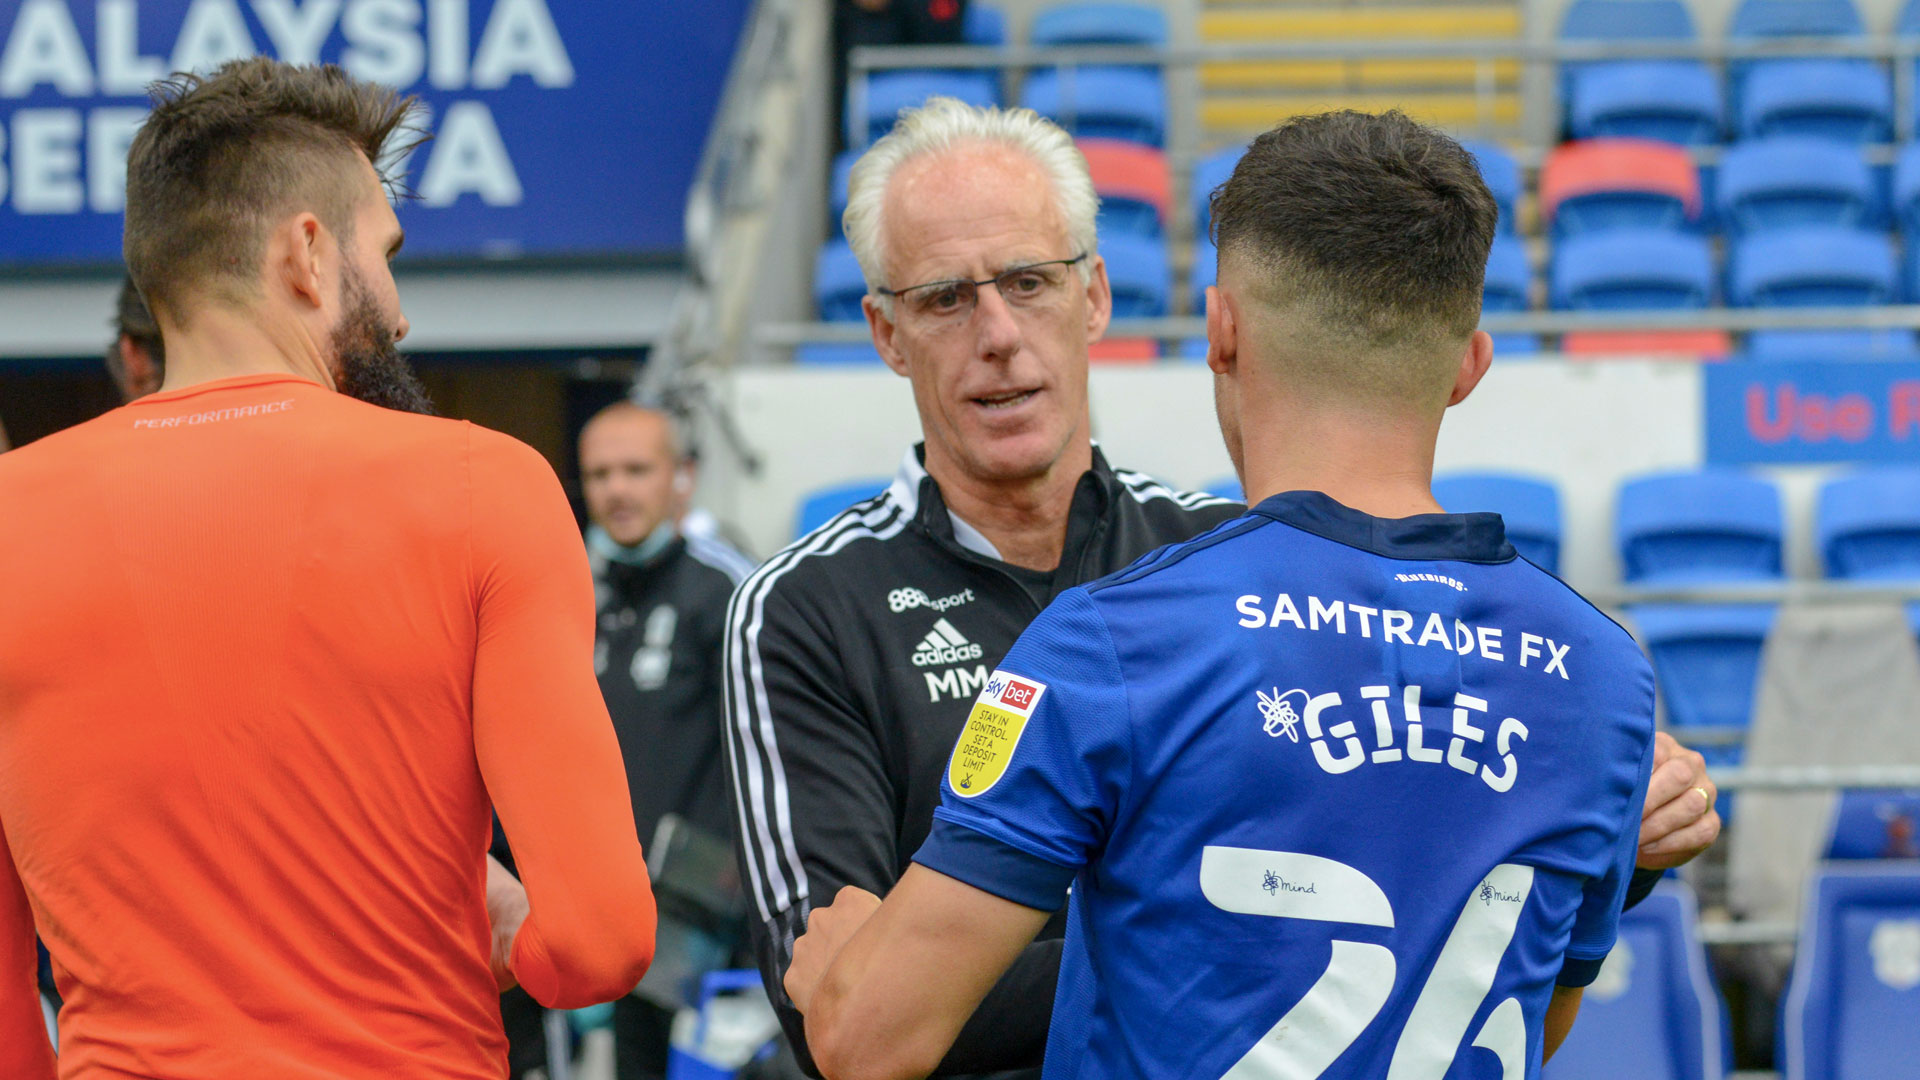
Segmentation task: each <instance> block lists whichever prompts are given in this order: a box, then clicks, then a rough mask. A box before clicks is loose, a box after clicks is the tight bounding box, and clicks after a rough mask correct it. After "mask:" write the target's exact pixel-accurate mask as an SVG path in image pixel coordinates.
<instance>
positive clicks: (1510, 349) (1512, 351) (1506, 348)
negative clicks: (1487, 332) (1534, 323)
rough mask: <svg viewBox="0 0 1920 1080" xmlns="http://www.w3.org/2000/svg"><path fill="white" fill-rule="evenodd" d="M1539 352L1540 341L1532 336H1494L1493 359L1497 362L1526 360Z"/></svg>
mask: <svg viewBox="0 0 1920 1080" xmlns="http://www.w3.org/2000/svg"><path fill="white" fill-rule="evenodd" d="M1539 351H1540V339H1539V338H1537V337H1535V336H1534V335H1532V334H1494V335H1493V357H1494V359H1496V360H1516V359H1524V358H1526V357H1530V356H1532V355H1533V354H1534V353H1537V352H1539Z"/></svg>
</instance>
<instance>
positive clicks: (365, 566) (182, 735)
mask: <svg viewBox="0 0 1920 1080" xmlns="http://www.w3.org/2000/svg"><path fill="white" fill-rule="evenodd" d="M411 108H412V102H411V101H401V100H398V99H397V97H396V95H394V94H393V93H392V92H391V91H388V90H385V89H382V88H379V87H376V86H373V85H370V84H363V83H356V82H354V81H353V80H351V79H350V78H348V77H347V76H346V75H345V74H344V73H343V72H342V71H340V70H339V69H338V68H335V67H325V68H314V67H308V68H296V67H292V66H289V65H285V64H281V63H278V62H276V61H272V60H266V59H255V60H246V61H238V62H235V63H233V64H229V65H227V66H225V67H223V68H221V69H220V70H219V71H218V72H217V73H215V74H214V75H213V76H211V77H209V78H204V79H203V78H199V77H195V76H179V77H176V78H175V79H173V80H170V81H168V82H166V83H163V84H161V85H160V86H159V87H158V88H157V93H156V100H155V108H154V110H153V112H152V114H151V116H150V118H149V119H148V120H147V122H146V124H145V125H144V126H143V127H142V128H141V130H140V133H139V135H138V136H137V137H136V138H135V140H134V143H133V146H132V149H131V151H130V153H129V156H128V180H127V221H126V240H125V246H126V256H127V265H128V268H129V270H130V272H131V274H132V276H133V280H134V282H135V283H136V284H137V285H138V287H139V290H140V292H141V294H142V295H143V296H144V297H145V298H146V300H147V302H148V304H149V305H150V307H151V309H152V312H153V314H154V315H155V317H156V319H157V321H158V323H159V327H160V331H161V334H162V337H163V338H164V340H165V344H166V354H167V370H166V379H165V382H164V383H163V384H162V386H161V388H160V390H159V392H157V393H154V394H151V395H148V396H147V397H144V398H141V399H140V400H138V401H136V402H134V403H133V404H131V405H128V406H125V407H123V408H121V409H117V410H115V411H113V412H111V413H108V414H106V415H105V416H102V417H100V418H98V419H95V420H93V421H90V422H88V423H86V424H82V425H79V426H77V427H74V428H70V429H68V430H67V431H64V432H61V433H59V434H56V435H53V436H50V437H48V438H46V439H42V440H40V441H38V442H36V443H35V444H33V445H32V446H30V447H28V448H26V449H24V450H22V451H16V452H13V453H9V454H7V455H6V457H5V458H4V460H0V504H4V505H5V506H6V507H7V516H8V528H7V529H5V530H4V531H3V532H0V590H4V594H5V595H6V596H7V597H8V604H9V608H8V613H7V614H8V617H7V618H5V619H0V1076H6V1077H8V1078H9V1080H15V1078H22V1080H49V1078H51V1077H53V1076H54V1075H55V1062H54V1058H53V1054H52V1052H51V1050H50V1048H49V1046H48V1043H47V1040H46V1038H45V1033H44V1031H43V1030H42V1027H41V1017H40V1011H39V1007H38V1004H37V1002H36V1001H35V1000H34V998H35V995H34V994H33V992H32V986H33V983H32V980H31V978H30V977H29V974H28V973H29V971H30V970H31V966H32V963H33V935H34V931H35V928H36V927H37V928H38V930H39V932H40V934H41V936H42V937H43V938H44V939H45V941H46V943H47V946H48V949H49V951H50V952H51V954H52V957H53V964H54V969H55V973H56V975H57V977H58V980H59V984H60V990H61V992H62V995H63V997H64V998H65V1005H64V1008H63V1009H62V1012H61V1017H60V1019H61V1034H62V1039H61V1050H62V1054H63V1055H64V1058H65V1060H63V1061H61V1062H60V1064H59V1068H60V1071H61V1072H62V1073H64V1074H65V1075H95V1074H100V1075H116V1076H119V1075H142V1076H151V1075H156V1074H160V1075H169V1076H207V1077H213V1076H222V1077H226V1076H233V1077H242V1076H245V1077H254V1076H261V1077H264V1076H272V1077H277V1078H289V1080H306V1078H313V1080H319V1078H322V1077H326V1078H338V1077H380V1078H385V1077H389V1076H394V1075H400V1074H405V1075H433V1076H436V1077H460V1078H474V1080H480V1078H485V1080H498V1078H499V1077H501V1076H502V1075H504V1073H505V1066H506V1062H505V1053H506V1040H505V1038H504V1036H503V1034H502V1032H501V1029H500V1015H499V998H498V991H499V990H500V989H501V988H502V987H504V986H506V985H510V984H511V983H513V982H514V981H515V980H517V981H518V982H519V983H520V984H522V985H524V986H525V987H526V988H527V990H528V992H529V993H531V994H532V995H533V997H534V998H536V999H537V1000H539V1001H541V1002H543V1003H545V1004H548V1005H553V1006H562V1007H572V1006H580V1005H586V1004H589V1003H593V1002H599V1001H607V1000H611V999H613V998H616V997H618V996H620V995H622V994H625V993H626V992H627V991H628V990H629V989H631V988H632V987H633V985H634V984H635V983H636V982H637V981H638V980H639V978H640V976H641V975H642V974H643V973H644V971H645V969H646V966H647V964H648V962H649V960H650V959H651V953H652V934H653V918H654V912H653V903H652V897H651V891H650V888H649V883H648V879H647V874H646V867H645V863H644V860H643V858H642V855H641V851H640V845H639V844H638V843H637V842H636V839H635V836H634V831H633V822H632V820H631V818H630V816H629V815H630V810H629V807H628V800H627V787H626V783H625V777H624V776H623V775H622V770H621V767H620V758H619V748H618V746H617V745H616V743H615V740H614V736H613V730H612V725H611V724H610V723H609V722H608V719H607V713H606V708H605V706H604V705H603V704H602V703H601V700H600V695H599V689H598V687H597V686H596V685H595V683H594V679H593V671H592V667H591V664H592V640H593V639H592V635H593V622H592V619H593V606H592V604H593V601H592V592H591V579H590V577H589V575H588V573H587V565H586V559H585V556H584V554H583V553H582V551H581V549H580V543H579V538H578V535H577V534H576V533H575V532H574V528H573V520H572V515H571V514H570V513H569V511H568V507H567V504H566V500H565V497H564V496H563V495H562V493H561V489H560V485H559V483H558V481H557V480H556V479H555V477H554V475H553V472H552V470H551V469H550V468H549V467H548V465H547V464H546V462H545V461H544V460H543V459H541V458H540V456H539V455H538V454H536V453H534V452H533V451H532V450H531V449H529V448H527V447H526V446H524V445H522V444H520V443H518V442H515V441H513V440H512V439H509V438H507V437H505V436H502V435H498V434H495V433H492V432H488V431H485V430H482V429H479V428H475V427H473V426H471V425H468V424H461V423H454V422H451V421H446V420H440V419H436V418H432V417H426V416H418V415H410V414H409V413H407V412H402V411H395V410H394V409H390V408H378V407H376V405H388V406H396V407H398V408H400V409H424V407H425V404H426V401H425V396H424V395H423V394H421V393H420V390H419V386H418V384H417V383H415V382H414V381H413V379H412V378H411V376H410V375H409V374H408V373H407V371H406V367H405V365H404V363H402V362H401V360H400V359H399V357H398V355H397V353H396V352H395V343H396V342H397V341H399V340H400V338H401V337H402V336H404V335H405V333H406V329H407V322H406V319H405V317H404V316H403V315H401V313H400V305H399V298H398V295H397V292H396V289H395V287H394V282H393V276H392V273H391V272H390V270H389V269H388V266H387V260H389V259H390V258H391V257H392V256H393V254H394V253H395V252H396V251H398V249H399V247H400V241H401V235H400V228H399V222H398V221H397V220H396V219H395V217H394V214H393V210H392V209H391V207H389V205H388V203H387V200H386V198H385V197H384V195H385V193H384V191H383V189H382V177H381V175H380V174H379V172H378V171H377V170H376V168H375V166H374V164H373V163H374V162H377V161H382V160H386V155H387V154H388V152H389V151H390V150H392V149H394V148H393V147H391V146H389V143H390V142H391V141H392V137H393V136H394V134H395V132H396V131H400V130H403V129H404V128H405V125H406V123H407V118H408V116H409V113H410V111H411ZM355 397H361V398H364V399H367V400H354V398H355ZM369 400H370V401H372V402H374V404H368V403H367V402H368V401H369ZM490 805H491V807H495V808H497V809H498V811H499V815H500V817H501V819H502V820H503V821H504V822H505V824H506V827H507V828H508V829H509V830H511V832H512V834H513V837H514V839H515V841H516V843H517V844H518V854H519V862H520V871H521V875H522V879H523V880H524V882H525V887H524V890H523V889H522V888H521V886H520V885H518V884H516V883H515V882H514V881H513V880H512V878H510V877H508V876H507V875H506V874H505V872H504V871H502V870H500V869H499V868H498V867H497V866H493V865H490V864H489V863H488V861H487V859H486V855H485V852H486V847H487V842H488V839H489V835H490V820H491V819H490V815H489V809H490Z"/></svg>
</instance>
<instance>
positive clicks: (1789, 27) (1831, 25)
mask: <svg viewBox="0 0 1920 1080" xmlns="http://www.w3.org/2000/svg"><path fill="white" fill-rule="evenodd" d="M1866 32H1867V28H1866V24H1865V23H1863V22H1862V21H1861V20H1860V11H1859V9H1858V8H1855V7H1854V6H1853V0H1741V3H1740V5H1739V6H1738V7H1736V8H1734V10H1733V18H1732V20H1731V21H1730V22H1729V23H1728V24H1727V36H1728V37H1731V38H1769V37H1858V36H1860V35H1863V34H1865V33H1866Z"/></svg>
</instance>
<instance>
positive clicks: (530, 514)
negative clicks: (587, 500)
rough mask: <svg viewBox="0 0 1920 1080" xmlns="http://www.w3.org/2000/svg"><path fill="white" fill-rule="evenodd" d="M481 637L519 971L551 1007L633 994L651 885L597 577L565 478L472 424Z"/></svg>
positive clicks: (480, 720) (487, 741) (479, 715)
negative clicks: (596, 597) (608, 677)
mask: <svg viewBox="0 0 1920 1080" xmlns="http://www.w3.org/2000/svg"><path fill="white" fill-rule="evenodd" d="M468 439H469V447H470V453H469V467H470V469H471V477H470V484H471V488H470V490H471V491H472V500H473V524H472V530H473V531H472V552H473V575H474V577H473V581H474V589H475V594H476V600H477V610H478V622H479V626H478V631H479V632H478V642H477V647H476V652H475V656H474V665H473V741H474V750H475V753H476V754H477V755H478V757H479V763H480V771H481V774H482V775H483V776H484V777H485V779H486V783H487V791H488V793H489V794H490V795H491V796H492V798H493V804H494V808H495V810H497V811H498V812H499V814H500V820H501V823H502V824H503V825H505V827H506V831H507V836H508V838H509V839H510V840H511V841H512V843H513V854H514V861H515V863H516V864H517V866H518V869H519V871H520V879H521V881H522V883H524V884H525V885H526V889H527V899H528V904H529V908H530V912H531V913H530V914H529V915H528V916H527V921H526V923H525V924H524V925H523V926H522V927H521V928H520V933H519V936H518V937H516V938H515V939H514V943H513V954H512V958H511V961H510V964H511V967H512V969H513V974H514V977H515V978H516V979H518V980H519V981H520V985H521V986H523V987H525V988H526V991H527V992H528V993H529V994H531V995H533V998H534V1000H536V1001H538V1002H540V1003H541V1004H542V1005H546V1006H549V1007H555V1008H577V1007H579V1006H583V1005H590V1004H594V1003H597V1002H603V1001H611V1000H613V999H614V998H617V997H620V996H622V995H624V994H626V993H627V992H628V991H629V990H632V989H633V987H634V984H636V983H638V982H639V981H640V977H641V976H642V975H644V974H645V973H646V970H647V965H648V963H649V962H651V960H652V959H653V930H654V907H653V890H652V887H651V885H650V884H649V882H648V880H647V867H646V861H645V859H644V858H643V857H642V855H641V852H640V841H639V839H638V837H637V836H636V835H635V832H634V824H633V805H632V802H631V800H630V798H629V795H628V791H627V778H626V768H625V766H624V765H623V764H622V763H621V757H620V747H619V744H618V742H617V741H616V740H615V737H614V733H613V722H612V721H611V720H610V719H609V718H608V716H607V707H606V704H605V702H604V701H602V699H601V697H600V686H599V683H598V682H597V681H596V680H595V678H594V674H593V630H594V605H593V579H592V576H591V574H590V572H589V571H588V568H587V556H586V548H585V545H583V544H582V543H581V541H580V535H579V533H578V532H576V531H575V529H574V524H573V514H572V513H571V511H570V510H569V509H568V507H567V502H566V497H565V496H564V495H563V494H562V493H561V490H560V484H559V481H558V480H557V478H555V476H554V474H553V469H552V468H551V467H549V466H548V465H547V462H546V459H544V458H542V457H540V455H539V454H537V453H535V452H534V451H533V450H532V449H531V448H530V447H527V446H525V445H524V444H521V443H519V442H516V441H514V440H512V439H509V438H506V437H505V436H501V435H497V434H495V433H493V432H489V431H485V430H483V429H473V428H469V436H468Z"/></svg>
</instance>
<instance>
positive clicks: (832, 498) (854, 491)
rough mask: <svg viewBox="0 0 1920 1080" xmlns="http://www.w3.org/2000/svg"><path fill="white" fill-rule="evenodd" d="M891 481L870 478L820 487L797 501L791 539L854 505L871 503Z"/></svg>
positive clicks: (800, 535) (882, 478) (803, 534)
mask: <svg viewBox="0 0 1920 1080" xmlns="http://www.w3.org/2000/svg"><path fill="white" fill-rule="evenodd" d="M892 482H893V481H892V480H890V479H887V478H885V477H873V478H870V479H866V480H849V481H847V482H846V483H844V484H834V485H832V486H831V487H823V488H821V489H819V490H818V491H815V492H813V493H811V494H809V495H807V496H806V497H805V498H803V499H801V500H800V509H799V511H798V512H797V513H796V514H795V515H794V519H793V535H794V537H795V538H796V539H797V538H799V537H802V536H805V535H807V534H808V533H810V532H812V531H813V530H815V529H817V528H819V527H820V526H822V525H825V524H826V523H827V522H829V521H831V520H833V516H834V515H835V514H838V513H839V512H840V511H842V510H845V509H846V508H847V507H849V506H852V505H853V504H854V503H857V502H860V501H862V500H863V499H870V498H872V497H873V496H875V495H878V494H880V493H881V492H882V491H885V490H886V489H887V485H888V484H890V483H892Z"/></svg>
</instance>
